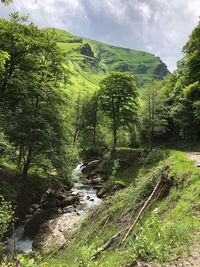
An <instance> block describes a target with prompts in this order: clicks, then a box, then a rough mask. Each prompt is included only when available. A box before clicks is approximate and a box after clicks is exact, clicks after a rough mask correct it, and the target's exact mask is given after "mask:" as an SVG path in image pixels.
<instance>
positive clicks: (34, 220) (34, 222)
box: [24, 208, 58, 239]
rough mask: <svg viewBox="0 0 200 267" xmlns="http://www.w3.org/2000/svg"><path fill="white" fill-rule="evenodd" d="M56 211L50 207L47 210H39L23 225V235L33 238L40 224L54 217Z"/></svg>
mask: <svg viewBox="0 0 200 267" xmlns="http://www.w3.org/2000/svg"><path fill="white" fill-rule="evenodd" d="M57 213H58V209H57V208H52V209H48V210H40V211H38V212H37V213H35V215H33V216H32V217H31V219H30V220H29V221H27V223H26V224H25V226H24V237H27V238H30V239H33V238H34V237H35V236H36V235H37V233H38V231H39V228H40V225H41V224H43V223H45V222H46V221H48V220H50V219H52V218H54V217H55V216H56V214H57Z"/></svg>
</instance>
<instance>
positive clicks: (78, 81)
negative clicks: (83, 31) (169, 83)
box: [48, 28, 169, 91]
mask: <svg viewBox="0 0 200 267" xmlns="http://www.w3.org/2000/svg"><path fill="white" fill-rule="evenodd" d="M48 30H53V31H55V33H56V35H57V42H58V45H59V47H60V48H62V50H63V51H64V52H65V53H66V57H67V59H68V65H69V67H70V70H71V72H72V74H73V75H72V77H71V81H72V87H76V88H84V90H85V91H90V90H91V89H95V88H96V87H97V86H98V84H99V81H101V79H102V78H104V76H105V75H107V74H108V73H110V72H112V71H122V72H130V73H133V74H134V77H135V78H136V81H137V84H138V86H139V87H141V86H143V85H144V84H145V83H146V82H148V81H150V80H152V79H157V80H160V79H163V78H164V77H165V76H166V75H167V74H168V73H169V71H168V69H167V66H166V65H165V64H164V63H163V62H162V61H161V60H160V58H159V57H156V56H154V55H152V54H149V53H146V52H143V51H138V50H133V49H128V48H122V47H117V46H113V45H108V44H104V43H101V42H98V41H94V40H90V39H88V38H84V37H80V36H75V35H72V34H70V33H68V32H66V31H63V30H58V29H53V28H48Z"/></svg>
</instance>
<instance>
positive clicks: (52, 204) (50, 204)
mask: <svg viewBox="0 0 200 267" xmlns="http://www.w3.org/2000/svg"><path fill="white" fill-rule="evenodd" d="M60 204H61V201H60V200H59V199H58V198H55V197H52V196H48V197H47V198H46V201H45V202H44V203H42V204H41V208H42V209H51V208H57V207H59V206H60Z"/></svg>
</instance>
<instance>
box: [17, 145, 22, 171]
mask: <svg viewBox="0 0 200 267" xmlns="http://www.w3.org/2000/svg"><path fill="white" fill-rule="evenodd" d="M22 156H23V146H22V145H20V148H19V156H18V161H17V169H18V170H20V169H21V163H22Z"/></svg>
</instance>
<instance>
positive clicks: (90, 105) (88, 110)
mask: <svg viewBox="0 0 200 267" xmlns="http://www.w3.org/2000/svg"><path fill="white" fill-rule="evenodd" d="M83 117H84V120H83V130H82V137H83V146H84V145H86V146H88V148H90V149H92V150H94V151H95V150H96V148H97V128H98V125H99V123H100V111H99V96H98V92H95V93H94V94H93V95H92V96H88V97H87V101H86V104H85V107H84V110H83Z"/></svg>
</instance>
